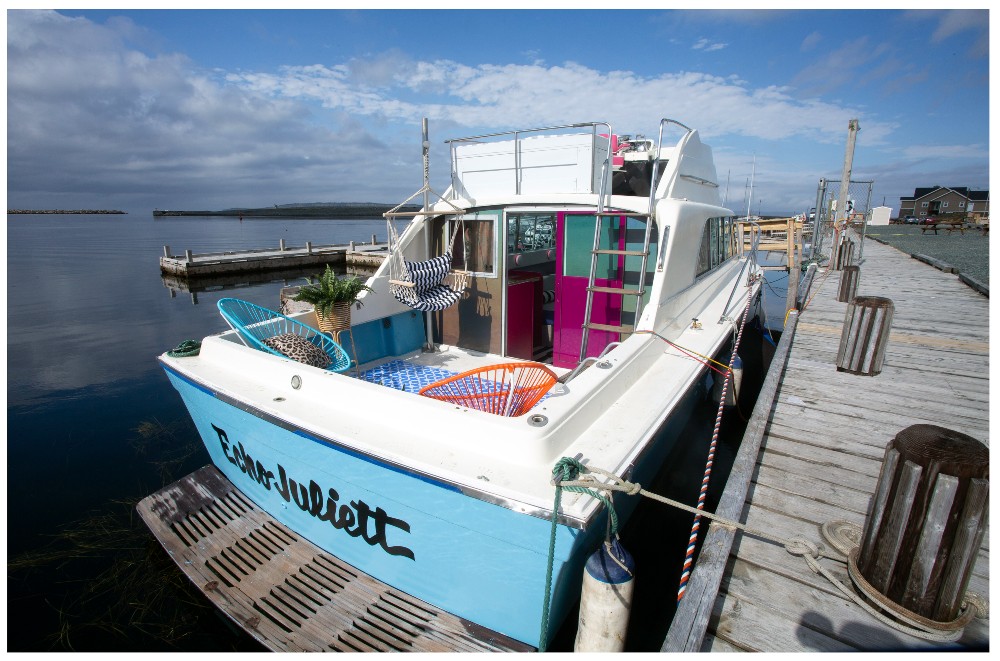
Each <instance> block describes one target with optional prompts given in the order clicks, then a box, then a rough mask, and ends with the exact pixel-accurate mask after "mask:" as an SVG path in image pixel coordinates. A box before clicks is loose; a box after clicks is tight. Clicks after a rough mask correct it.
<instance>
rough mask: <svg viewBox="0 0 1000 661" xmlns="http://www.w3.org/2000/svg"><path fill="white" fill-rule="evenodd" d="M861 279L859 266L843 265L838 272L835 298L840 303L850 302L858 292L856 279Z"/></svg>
mask: <svg viewBox="0 0 1000 661" xmlns="http://www.w3.org/2000/svg"><path fill="white" fill-rule="evenodd" d="M860 279H861V267H860V266H853V265H851V266H845V267H844V270H843V271H841V273H840V290H839V291H838V292H837V300H838V301H840V302H841V303H850V302H851V301H853V300H854V297H855V296H856V295H857V292H858V281H859V280H860Z"/></svg>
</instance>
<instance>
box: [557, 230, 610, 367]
mask: <svg viewBox="0 0 1000 661" xmlns="http://www.w3.org/2000/svg"><path fill="white" fill-rule="evenodd" d="M594 223H595V221H594V216H593V214H574V213H565V212H563V213H560V214H558V215H557V217H556V262H557V264H556V303H555V318H554V327H553V346H552V363H553V365H555V366H556V367H568V368H572V367H576V365H577V364H578V363H579V362H580V342H581V340H582V338H583V320H584V314H585V311H586V306H587V279H588V277H589V275H590V260H591V250H592V248H593V245H594ZM601 224H602V232H601V241H600V247H602V248H619V247H620V243H621V234H622V232H621V231H620V229H619V228H620V225H621V221H620V219H618V218H607V217H606V218H604V219H603V220H602V223H601ZM621 273H622V269H621V264H620V260H619V259H618V256H617V255H602V256H600V258H599V262H598V277H596V278H595V279H594V284H595V285H596V286H598V287H621V286H622V276H621ZM621 304H622V297H621V296H619V295H617V294H605V293H600V292H597V293H595V294H594V298H593V307H592V310H591V315H590V320H591V321H592V322H593V323H598V324H608V325H615V326H617V325H619V324H620V321H621ZM617 340H618V333H609V332H607V331H599V330H592V331H590V333H589V335H588V338H587V354H586V355H588V356H596V355H597V354H599V353H600V352H601V351H602V350H603V349H604V347H606V346H607V345H608V344H609V343H610V342H615V341H617Z"/></svg>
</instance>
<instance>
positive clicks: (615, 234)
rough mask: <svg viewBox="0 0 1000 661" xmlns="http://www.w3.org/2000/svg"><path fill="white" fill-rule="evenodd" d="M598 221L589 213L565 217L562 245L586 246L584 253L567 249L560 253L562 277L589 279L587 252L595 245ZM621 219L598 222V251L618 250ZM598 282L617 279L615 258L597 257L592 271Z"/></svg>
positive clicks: (606, 219)
mask: <svg viewBox="0 0 1000 661" xmlns="http://www.w3.org/2000/svg"><path fill="white" fill-rule="evenodd" d="M596 225H597V219H596V218H595V217H594V216H593V215H592V214H579V215H577V214H573V215H567V216H566V223H565V225H564V231H563V234H564V235H565V236H564V237H563V241H564V243H563V245H566V246H587V248H588V249H587V250H566V251H564V254H563V274H564V275H567V276H570V277H580V278H589V277H590V261H591V253H590V249H591V247H592V246H593V245H594V229H595V228H596ZM620 225H621V219H620V218H617V217H605V218H602V219H601V236H600V237H598V239H597V248H598V249H599V250H614V249H617V248H618V242H619V232H620V231H621V228H620ZM594 277H595V279H597V280H616V279H617V278H618V277H619V269H618V256H617V255H608V254H602V255H598V256H597V269H596V270H595V271H594Z"/></svg>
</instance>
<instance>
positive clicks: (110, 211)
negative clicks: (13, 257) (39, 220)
mask: <svg viewBox="0 0 1000 661" xmlns="http://www.w3.org/2000/svg"><path fill="white" fill-rule="evenodd" d="M127 213H128V212H127V211H119V210H118V209H7V215H8V216H10V215H13V214H60V215H62V214H80V215H97V214H127Z"/></svg>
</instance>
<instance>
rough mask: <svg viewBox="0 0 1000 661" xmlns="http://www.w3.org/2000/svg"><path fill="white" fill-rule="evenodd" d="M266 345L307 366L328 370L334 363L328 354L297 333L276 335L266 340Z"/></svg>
mask: <svg viewBox="0 0 1000 661" xmlns="http://www.w3.org/2000/svg"><path fill="white" fill-rule="evenodd" d="M264 344H266V345H267V346H269V347H271V348H272V349H274V350H275V351H278V352H280V353H283V354H285V355H286V356H288V357H289V358H291V359H292V360H297V361H299V362H300V363H305V364H306V365H312V366H313V367H319V368H320V369H326V368H327V367H329V366H330V363H332V362H333V361H332V360H330V356H328V355H326V352H325V351H323V350H322V349H320V348H319V347H318V346H316V345H315V344H313V343H312V342H310V341H309V340H307V339H306V338H304V337H301V336H299V335H296V334H295V333H284V334H283V335H275V336H274V337H269V338H267V339H265V340H264Z"/></svg>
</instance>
